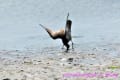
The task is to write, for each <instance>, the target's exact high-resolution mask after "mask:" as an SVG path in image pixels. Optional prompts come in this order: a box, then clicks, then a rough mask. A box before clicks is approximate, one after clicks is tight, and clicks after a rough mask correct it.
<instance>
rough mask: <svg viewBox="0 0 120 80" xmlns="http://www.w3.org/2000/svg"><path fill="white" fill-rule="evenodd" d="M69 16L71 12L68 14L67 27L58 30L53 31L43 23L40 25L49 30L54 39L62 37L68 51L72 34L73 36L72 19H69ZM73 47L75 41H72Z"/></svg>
mask: <svg viewBox="0 0 120 80" xmlns="http://www.w3.org/2000/svg"><path fill="white" fill-rule="evenodd" d="M68 17H69V13H68V15H67V20H66V26H65V29H60V30H58V31H53V30H51V29H49V28H47V27H45V26H43V25H42V24H40V26H41V27H43V28H44V29H45V30H46V31H47V32H48V34H49V35H50V37H51V38H52V39H61V40H62V42H63V47H64V46H65V47H66V48H67V50H66V51H68V50H69V47H70V45H69V44H68V43H69V41H71V42H72V36H71V26H72V21H71V20H70V19H68ZM72 49H73V42H72Z"/></svg>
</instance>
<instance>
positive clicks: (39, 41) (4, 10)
mask: <svg viewBox="0 0 120 80" xmlns="http://www.w3.org/2000/svg"><path fill="white" fill-rule="evenodd" d="M58 9H59V10H58ZM119 9H120V1H119V0H115V1H113V0H109V1H108V0H107V1H106V0H100V1H97V0H80V1H69V0H56V1H54V0H51V1H49V0H46V1H44V0H36V1H34V0H26V1H24V0H20V1H16V0H9V1H5V0H4V1H0V22H1V23H0V50H33V51H38V52H41V51H42V52H50V53H55V52H56V51H58V52H59V51H62V50H61V47H62V42H61V40H52V39H51V38H50V37H49V35H48V34H47V33H46V32H45V30H44V29H42V28H41V27H40V26H39V25H38V24H39V23H41V24H43V25H45V26H47V27H49V28H51V29H53V30H57V29H60V28H64V26H65V20H66V16H67V13H68V12H69V13H70V17H69V18H70V19H71V20H72V21H73V24H72V36H73V42H74V44H75V48H76V51H78V52H80V51H82V50H80V49H83V50H91V49H92V48H95V47H97V46H99V45H106V44H110V43H111V44H114V43H119V41H120V31H119V29H120V27H119V25H120V23H119V22H120V19H119V16H120V10H119ZM90 46H92V48H91V47H90ZM108 46H109V45H108ZM110 53H111V54H112V53H113V54H115V53H116V52H114V50H113V52H110Z"/></svg>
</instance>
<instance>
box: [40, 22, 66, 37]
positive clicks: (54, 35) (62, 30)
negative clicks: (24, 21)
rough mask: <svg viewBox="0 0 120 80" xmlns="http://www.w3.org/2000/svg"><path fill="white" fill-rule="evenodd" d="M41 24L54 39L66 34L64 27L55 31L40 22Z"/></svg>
mask: <svg viewBox="0 0 120 80" xmlns="http://www.w3.org/2000/svg"><path fill="white" fill-rule="evenodd" d="M40 26H41V27H43V28H44V29H45V30H46V31H47V32H48V34H49V35H50V37H51V38H53V39H57V38H62V37H63V36H64V35H65V31H64V29H60V30H58V31H53V30H51V29H49V28H47V27H45V26H43V25H42V24H40Z"/></svg>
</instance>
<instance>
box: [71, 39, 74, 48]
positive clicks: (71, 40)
mask: <svg viewBox="0 0 120 80" xmlns="http://www.w3.org/2000/svg"><path fill="white" fill-rule="evenodd" d="M71 43H72V49H74V46H73V45H74V43H73V41H72V40H71Z"/></svg>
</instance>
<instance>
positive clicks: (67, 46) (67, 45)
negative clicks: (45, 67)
mask: <svg viewBox="0 0 120 80" xmlns="http://www.w3.org/2000/svg"><path fill="white" fill-rule="evenodd" d="M65 46H66V48H67V49H66V52H68V50H69V47H70V46H69V44H66V45H65Z"/></svg>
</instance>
